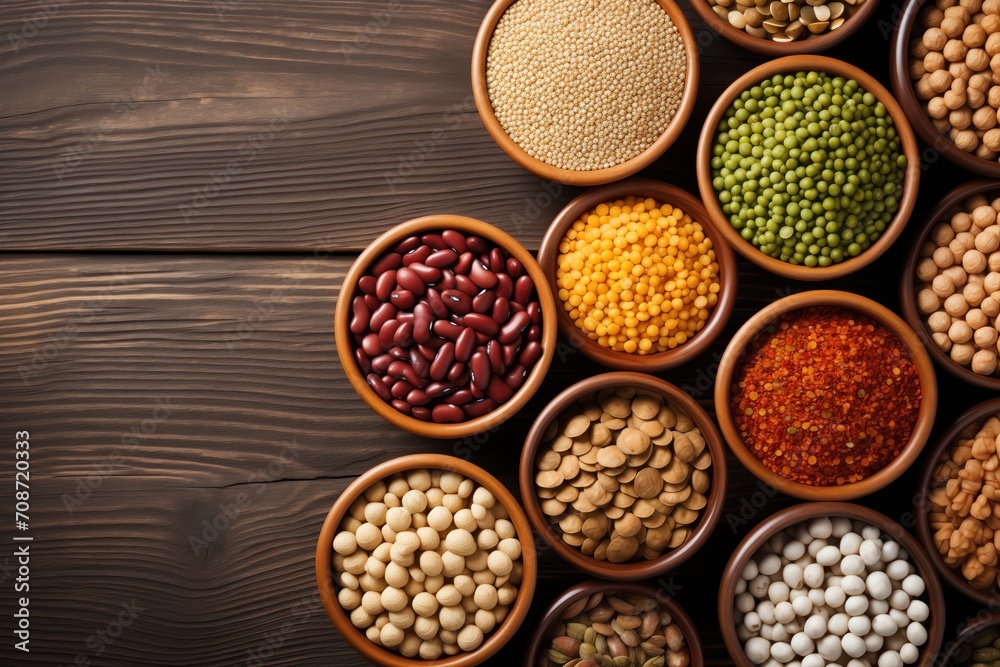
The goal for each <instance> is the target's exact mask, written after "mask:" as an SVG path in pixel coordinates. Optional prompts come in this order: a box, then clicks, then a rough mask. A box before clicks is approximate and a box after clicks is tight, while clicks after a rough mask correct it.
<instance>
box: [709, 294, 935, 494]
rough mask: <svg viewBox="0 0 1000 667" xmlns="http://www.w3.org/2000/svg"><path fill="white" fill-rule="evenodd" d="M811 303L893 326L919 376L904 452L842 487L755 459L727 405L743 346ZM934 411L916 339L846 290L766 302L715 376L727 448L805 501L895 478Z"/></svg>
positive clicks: (926, 364)
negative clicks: (794, 476)
mask: <svg viewBox="0 0 1000 667" xmlns="http://www.w3.org/2000/svg"><path fill="white" fill-rule="evenodd" d="M811 306H839V307H841V308H846V309H848V310H852V311H855V312H858V313H862V314H864V315H867V316H868V317H870V318H872V319H873V320H875V321H876V322H879V323H880V324H882V325H883V326H884V327H886V328H887V329H889V330H890V331H892V332H893V333H894V334H895V335H896V337H897V338H899V340H900V341H901V342H902V343H903V345H904V346H905V347H906V349H907V350H908V351H909V353H910V358H911V359H912V360H913V363H914V364H915V365H916V367H917V371H918V373H919V378H920V390H921V393H922V396H923V398H922V400H921V402H920V412H919V413H918V415H917V423H916V425H915V426H914V428H913V433H912V434H911V435H910V439H909V441H908V442H907V443H906V445H904V447H903V450H902V452H901V453H900V455H899V456H898V457H896V458H895V459H893V460H892V461H891V462H889V464H888V465H886V466H885V467H884V468H882V469H881V470H879V471H878V472H876V473H874V474H872V475H870V476H868V477H866V478H865V479H863V480H861V481H860V482H855V483H853V484H843V485H841V486H813V485H809V484H802V483H799V482H795V481H792V480H790V479H787V478H785V477H782V476H781V475H779V474H778V473H776V472H774V471H772V470H771V469H770V468H768V467H767V466H765V465H764V464H763V463H762V462H761V461H760V459H758V458H757V457H756V456H755V455H754V453H753V452H752V451H751V450H750V448H749V447H748V446H747V445H746V443H745V442H743V439H742V438H741V437H740V435H739V431H738V430H737V427H736V423H735V421H734V420H733V415H732V411H731V410H730V407H729V391H730V387H731V386H732V383H733V376H734V375H735V374H736V370H737V364H738V362H739V360H740V356H741V355H742V354H743V352H744V350H745V349H746V348H747V346H748V345H749V344H750V342H751V341H752V340H753V338H754V337H755V336H756V335H757V333H758V332H761V331H763V330H764V329H765V328H767V326H768V325H770V324H771V323H772V322H773V321H774V320H775V319H777V318H778V317H779V316H781V315H784V314H785V313H790V312H793V311H796V310H800V309H802V308H809V307H811ZM936 410H937V379H936V378H935V376H934V366H933V365H932V364H931V359H930V357H929V356H928V354H927V351H926V350H925V349H924V346H923V345H922V344H921V342H920V338H919V337H918V336H917V334H915V333H914V332H913V330H912V329H910V328H909V327H908V326H907V325H906V323H905V322H904V321H903V320H901V319H900V318H899V316H897V315H895V314H894V313H892V312H891V311H890V310H889V309H887V308H885V307H884V306H882V305H880V304H878V303H875V302H874V301H872V300H870V299H866V298H864V297H862V296H858V295H857V294H852V293H850V292H838V291H835V290H816V291H812V292H802V293H800V294H793V295H792V296H787V297H785V298H783V299H779V300H778V301H775V302H774V303H771V304H770V305H768V306H766V307H765V308H763V309H761V310H760V311H758V312H757V314H756V315H754V316H753V317H751V318H750V319H749V320H748V321H747V323H746V324H744V325H743V326H742V327H741V328H740V330H739V331H737V332H736V335H735V336H733V338H732V340H731V341H730V342H729V345H728V346H727V347H726V351H725V352H724V353H723V355H722V361H721V362H720V363H719V374H718V376H717V378H716V381H715V414H716V418H717V419H718V421H719V428H720V429H721V430H722V435H723V437H724V438H725V439H726V442H727V443H728V444H729V448H730V449H731V450H732V451H733V453H734V454H735V455H736V458H738V459H739V460H740V463H742V464H743V465H744V467H746V468H747V469H748V470H749V471H750V472H751V473H753V474H754V476H755V477H757V478H758V479H760V480H761V481H763V482H764V483H766V484H769V485H771V486H773V487H774V488H776V489H778V490H779V491H781V492H783V493H786V494H788V495H790V496H793V497H795V498H801V499H803V500H850V499H852V498H860V497H861V496H865V495H868V494H869V493H872V492H874V491H877V490H878V489H881V488H882V487H884V486H886V485H887V484H889V483H891V482H892V481H894V480H895V479H896V478H897V477H899V476H900V475H901V474H902V473H903V472H904V471H905V470H906V469H907V468H909V467H910V465H912V464H913V462H914V461H915V460H916V459H917V456H918V455H919V454H920V452H921V450H922V449H923V447H924V443H926V441H927V438H928V437H929V436H930V433H931V428H932V427H933V425H934V414H935V411H936Z"/></svg>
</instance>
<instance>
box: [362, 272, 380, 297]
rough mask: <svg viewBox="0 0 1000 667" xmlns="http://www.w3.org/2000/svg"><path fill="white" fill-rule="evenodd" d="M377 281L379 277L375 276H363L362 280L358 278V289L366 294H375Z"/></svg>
mask: <svg viewBox="0 0 1000 667" xmlns="http://www.w3.org/2000/svg"><path fill="white" fill-rule="evenodd" d="M377 282H378V278H376V277H375V276H361V278H360V280H358V289H360V290H361V291H362V292H364V293H365V294H374V293H375V284H376V283H377Z"/></svg>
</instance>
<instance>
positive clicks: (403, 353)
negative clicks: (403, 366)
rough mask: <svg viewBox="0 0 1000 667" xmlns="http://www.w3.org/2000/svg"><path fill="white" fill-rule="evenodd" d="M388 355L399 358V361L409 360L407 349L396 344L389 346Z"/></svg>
mask: <svg viewBox="0 0 1000 667" xmlns="http://www.w3.org/2000/svg"><path fill="white" fill-rule="evenodd" d="M389 356H391V357H392V358H393V359H399V360H401V361H409V360H410V352H409V350H407V349H406V348H402V347H399V346H398V345H397V346H395V347H391V348H389Z"/></svg>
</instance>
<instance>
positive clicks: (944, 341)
mask: <svg viewBox="0 0 1000 667" xmlns="http://www.w3.org/2000/svg"><path fill="white" fill-rule="evenodd" d="M931 339H932V340H933V341H934V343H935V344H937V346H938V347H939V348H941V350H943V351H944V352H948V351H949V350H951V346H952V342H951V339H950V338H948V334H946V333H944V332H943V331H935V332H934V333H932V334H931Z"/></svg>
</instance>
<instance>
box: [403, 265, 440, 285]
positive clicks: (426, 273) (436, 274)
mask: <svg viewBox="0 0 1000 667" xmlns="http://www.w3.org/2000/svg"><path fill="white" fill-rule="evenodd" d="M409 269H410V270H411V271H413V272H414V273H416V274H417V275H418V276H420V279H421V280H423V281H424V283H425V284H427V283H432V284H433V283H436V282H437V281H439V280H441V269H435V268H434V267H433V266H427V265H426V264H413V265H411V266H410V267H409Z"/></svg>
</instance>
